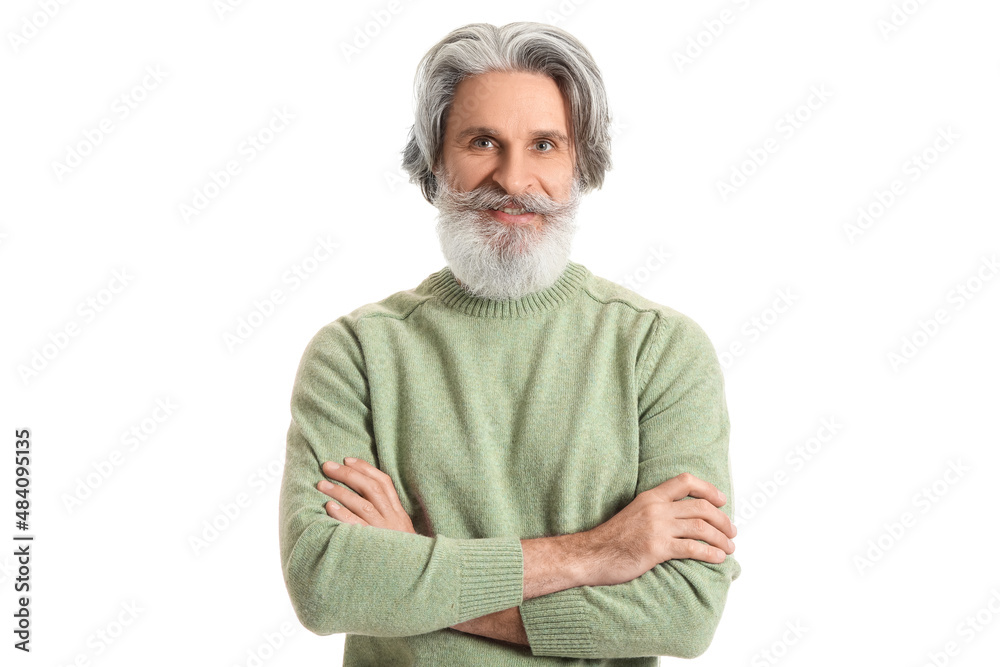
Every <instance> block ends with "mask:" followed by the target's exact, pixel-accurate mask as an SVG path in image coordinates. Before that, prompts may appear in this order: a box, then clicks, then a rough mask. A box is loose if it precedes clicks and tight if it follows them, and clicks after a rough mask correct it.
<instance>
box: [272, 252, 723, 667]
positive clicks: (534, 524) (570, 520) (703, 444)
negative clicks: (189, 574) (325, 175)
mask: <svg viewBox="0 0 1000 667" xmlns="http://www.w3.org/2000/svg"><path fill="white" fill-rule="evenodd" d="M291 415H292V420H291V425H290V426H289V429H288V436H287V448H286V458H285V468H284V474H283V478H282V484H281V493H280V499H279V540H280V551H281V565H282V573H283V576H284V580H285V585H286V587H287V589H288V593H289V596H290V598H291V602H292V605H293V607H294V609H295V613H296V615H297V617H298V619H299V620H300V622H301V623H302V624H303V625H304V626H305V627H306V628H307V629H308V630H310V631H311V632H313V633H315V634H317V635H330V634H334V633H347V636H346V638H345V648H344V665H345V666H346V667H353V666H356V665H377V666H379V667H395V666H400V667H402V666H407V665H421V666H422V665H445V666H450V665H456V666H459V665H461V666H465V665H500V666H510V667H514V666H519V665H643V666H652V665H657V664H658V658H657V657H656V656H678V657H686V658H692V657H696V656H698V655H701V654H702V653H704V652H705V650H706V649H707V648H708V646H709V644H710V643H711V641H712V638H713V636H714V634H715V630H716V627H717V626H718V623H719V620H720V618H721V614H722V610H723V607H724V605H725V601H726V596H727V594H728V591H729V585H730V582H732V581H733V580H735V579H736V578H737V577H738V576H739V574H740V566H739V564H738V563H737V561H736V560H735V559H734V558H733V557H732V556H727V557H726V559H725V561H724V562H722V563H720V564H715V563H707V562H704V561H699V560H694V559H677V560H669V561H665V562H663V563H660V564H658V565H656V566H654V567H653V568H652V569H651V570H649V571H648V572H646V573H645V574H643V575H641V576H639V577H636V578H635V579H633V580H631V581H629V582H626V583H623V584H618V585H615V586H579V587H576V588H570V589H567V590H563V591H558V592H555V593H551V594H548V595H543V596H540V597H536V598H531V599H528V600H524V599H523V598H522V593H523V578H524V569H523V565H524V563H523V553H522V549H521V543H520V540H521V539H522V538H524V539H527V538H535V537H547V536H554V535H565V534H570V533H577V532H580V531H584V530H589V529H591V528H594V527H595V526H598V525H599V524H601V523H603V522H605V521H607V520H608V519H610V518H612V517H613V516H614V515H615V514H617V513H618V512H620V511H621V510H622V509H624V508H625V507H626V506H627V505H628V504H629V503H630V502H632V500H634V499H635V497H636V495H637V494H639V493H641V492H643V491H646V490H648V489H652V488H653V487H655V486H657V485H659V484H661V483H662V482H664V481H666V480H668V479H670V478H672V477H675V476H676V475H679V474H680V473H682V472H690V473H692V474H693V475H695V476H696V477H699V478H701V479H704V480H707V481H709V482H711V483H712V484H714V485H715V486H716V487H718V488H719V489H720V490H721V491H722V492H723V493H725V494H726V497H727V498H728V499H729V501H728V502H727V504H726V505H724V506H723V507H722V510H723V512H724V513H725V514H726V515H727V516H729V518H730V519H732V518H733V497H734V494H733V485H732V478H731V473H730V461H729V426H730V425H729V415H728V411H727V408H726V400H725V392H724V382H723V375H722V368H721V366H720V364H719V360H718V357H717V356H716V353H715V349H714V348H713V346H712V343H711V341H710V340H709V338H708V336H707V335H706V333H705V332H704V331H703V330H702V328H701V327H700V326H699V325H698V324H696V323H695V322H694V320H692V319H691V318H690V317H688V316H687V315H684V314H682V313H680V312H678V311H676V310H673V309H671V308H669V307H667V306H663V305H659V304H657V303H654V302H652V301H649V300H648V299H646V298H644V297H642V296H640V295H639V294H637V293H635V292H633V291H631V290H629V289H627V288H625V287H622V286H620V285H618V284H616V283H613V282H611V281H609V280H605V279H604V278H600V277H598V276H595V275H594V274H592V273H591V272H590V271H589V270H588V269H587V268H586V267H584V266H583V265H582V264H579V263H576V262H573V261H569V262H567V265H566V268H565V269H564V270H563V272H562V274H561V275H560V277H559V278H558V280H557V281H556V282H555V283H553V284H552V285H551V286H550V287H548V288H546V289H543V290H540V291H537V292H535V293H533V294H529V295H527V296H525V297H523V298H520V299H506V300H493V299H486V298H481V297H477V296H474V295H472V294H471V293H469V292H468V291H466V290H465V289H464V288H463V287H462V286H461V285H460V284H459V283H458V282H457V281H456V279H455V276H454V274H453V273H452V271H451V269H450V268H448V267H445V268H443V269H441V270H440V271H437V272H436V273H432V274H431V275H429V276H428V277H427V278H426V279H424V280H423V282H421V283H420V284H419V285H418V286H417V287H416V288H415V289H410V290H406V291H401V292H397V293H395V294H392V295H391V296H388V297H386V298H385V299H383V300H381V301H378V302H376V303H371V304H367V305H365V306H361V307H359V308H357V309H355V310H354V311H352V312H351V313H349V314H347V315H343V316H341V317H339V318H337V319H336V320H334V321H333V322H331V323H330V324H328V325H326V326H324V327H323V328H321V329H320V330H319V332H317V333H316V335H315V336H314V337H313V338H312V339H311V340H310V342H309V343H308V345H307V346H306V349H305V352H304V354H303V356H302V360H301V362H300V364H299V367H298V371H297V373H296V376H295V383H294V387H293V390H292V399H291ZM348 456H353V457H356V458H359V459H363V460H365V461H368V462H369V463H371V464H373V465H374V466H376V467H377V468H379V469H380V470H382V471H383V472H385V473H387V474H388V475H389V476H390V477H391V478H392V481H393V484H394V486H395V488H396V492H397V493H398V495H399V499H400V501H401V503H402V506H403V508H404V509H405V510H406V513H407V514H408V515H409V516H410V518H411V519H412V521H413V527H414V529H415V530H416V531H417V533H419V534H418V535H414V534H411V533H404V532H402V531H396V530H389V529H385V528H378V527H374V526H361V525H357V524H351V523H344V522H341V521H338V520H337V519H334V518H331V517H330V516H328V515H327V513H326V510H325V508H324V503H326V502H327V501H329V500H330V497H329V496H327V495H325V494H324V493H322V492H320V491H319V490H318V489H317V488H316V484H317V482H319V481H320V480H321V479H326V476H325V475H324V474H323V472H322V470H321V468H320V466H321V465H322V464H323V463H324V462H326V461H335V462H337V463H343V459H344V457H348ZM335 483H336V482H335ZM515 606H516V607H519V609H520V613H521V617H522V619H523V622H524V627H525V630H526V633H527V636H528V641H529V643H530V646H519V645H515V644H511V643H507V642H502V641H498V640H494V639H491V638H488V637H481V636H477V635H472V634H467V633H463V632H459V631H457V630H453V629H451V628H450V627H449V626H451V625H454V624H456V623H460V622H464V621H468V620H471V619H474V618H478V617H480V616H483V615H486V614H491V613H493V612H498V611H502V610H504V609H508V608H510V607H515Z"/></svg>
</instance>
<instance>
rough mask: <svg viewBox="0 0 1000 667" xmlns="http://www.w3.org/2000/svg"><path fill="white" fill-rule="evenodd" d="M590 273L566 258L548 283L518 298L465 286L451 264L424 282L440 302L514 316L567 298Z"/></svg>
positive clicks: (549, 307)
mask: <svg viewBox="0 0 1000 667" xmlns="http://www.w3.org/2000/svg"><path fill="white" fill-rule="evenodd" d="M588 277H590V271H589V270H588V269H587V267H585V266H583V265H582V264H577V263H576V262H574V261H572V260H569V261H567V263H566V268H565V269H563V272H562V274H561V275H560V276H559V278H558V279H557V280H556V281H555V282H554V283H552V285H550V286H549V287H547V288H545V289H543V290H539V291H538V292H532V293H531V294H528V295H526V296H523V297H521V298H520V299H500V300H497V299H486V298H483V297H479V296H475V295H473V294H471V293H469V292H468V291H466V290H465V288H464V287H462V286H461V285H459V284H458V281H457V280H455V274H454V273H452V272H451V267H449V266H446V267H444V268H443V269H441V270H440V271H438V272H437V273H432V274H431V275H430V276H428V277H427V282H426V285H427V287H428V289H429V290H430V292H431V294H434V295H435V296H437V297H438V298H439V299H441V302H442V303H443V304H444V305H445V306H448V307H449V308H453V309H455V310H458V311H461V312H463V313H465V314H466V315H472V316H473V317H494V318H504V319H516V318H519V317H530V316H532V315H535V314H537V313H543V312H545V311H548V310H552V309H553V308H557V307H558V306H559V305H561V304H563V303H565V302H566V301H569V300H570V299H571V298H572V297H573V296H574V295H575V294H576V293H577V292H579V290H580V286H581V285H583V283H584V282H585V281H586V280H587V278H588Z"/></svg>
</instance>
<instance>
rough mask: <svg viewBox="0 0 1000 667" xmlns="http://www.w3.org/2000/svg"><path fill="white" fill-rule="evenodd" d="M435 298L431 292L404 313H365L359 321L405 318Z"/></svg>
mask: <svg viewBox="0 0 1000 667" xmlns="http://www.w3.org/2000/svg"><path fill="white" fill-rule="evenodd" d="M433 298H435V296H434V295H433V294H430V295H427V296H425V297H423V298H422V299H420V300H419V301H417V302H416V303H415V304H414V305H413V307H412V308H410V310H408V311H407V312H406V313H404V314H403V315H396V314H393V313H365V314H363V315H361V316H360V317H359V318H358V321H359V322H360V321H361V320H365V319H368V318H370V317H388V318H391V319H394V320H405V319H406V318H408V317H409V316H410V315H412V314H413V312H414V311H415V310H416V309H417V308H419V307H420V306H422V305H424V304H425V303H427V302H428V301H429V300H431V299H433Z"/></svg>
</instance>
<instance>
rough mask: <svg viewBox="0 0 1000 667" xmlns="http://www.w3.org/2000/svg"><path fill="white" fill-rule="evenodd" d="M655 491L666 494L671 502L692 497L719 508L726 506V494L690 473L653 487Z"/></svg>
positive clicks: (684, 473) (683, 473)
mask: <svg viewBox="0 0 1000 667" xmlns="http://www.w3.org/2000/svg"><path fill="white" fill-rule="evenodd" d="M653 489H654V490H656V491H657V492H659V493H661V494H665V496H666V497H667V498H669V499H670V500H680V499H681V498H684V497H686V496H691V497H692V498H704V499H705V500H707V501H709V502H711V503H712V504H713V505H716V506H717V507H722V506H723V505H725V504H726V496H725V494H723V493H722V491H719V489H718V488H716V487H715V485H714V484H712V483H711V482H706V481H705V480H703V479H700V478H698V477H695V476H694V475H692V474H691V473H689V472H682V473H681V474H679V475H677V476H676V477H671V478H670V479H668V480H667V481H665V482H663V483H662V484H660V485H659V486H656V487H653Z"/></svg>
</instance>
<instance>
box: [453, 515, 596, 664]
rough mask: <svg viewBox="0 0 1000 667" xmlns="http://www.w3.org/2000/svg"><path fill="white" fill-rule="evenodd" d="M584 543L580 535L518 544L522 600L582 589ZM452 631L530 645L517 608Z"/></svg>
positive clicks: (480, 619) (494, 614) (461, 624)
mask: <svg viewBox="0 0 1000 667" xmlns="http://www.w3.org/2000/svg"><path fill="white" fill-rule="evenodd" d="M583 540H584V538H583V534H582V533H575V534H572V535H559V536H556V537H538V538H533V539H523V540H521V551H522V553H523V556H524V586H523V591H524V592H523V595H522V597H523V599H524V600H528V599H531V598H535V597H540V596H542V595H548V594H549V593H554V592H557V591H562V590H566V589H568V588H575V587H576V586H583V585H585V584H586V567H585V561H584V554H585V550H584V541H583ZM452 628H454V629H455V630H459V631H461V632H466V633H469V634H474V635H480V636H482V637H489V638H491V639H498V640H500V641H505V642H510V643H513V644H521V645H523V646H528V645H529V643H528V635H527V633H526V632H525V629H524V622H523V620H522V619H521V612H520V609H519V608H518V607H511V608H509V609H504V610H503V611H498V612H495V613H492V614H486V615H485V616H480V617H479V618H474V619H472V620H470V621H466V622H464V623H458V624H456V625H453V626H452Z"/></svg>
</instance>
